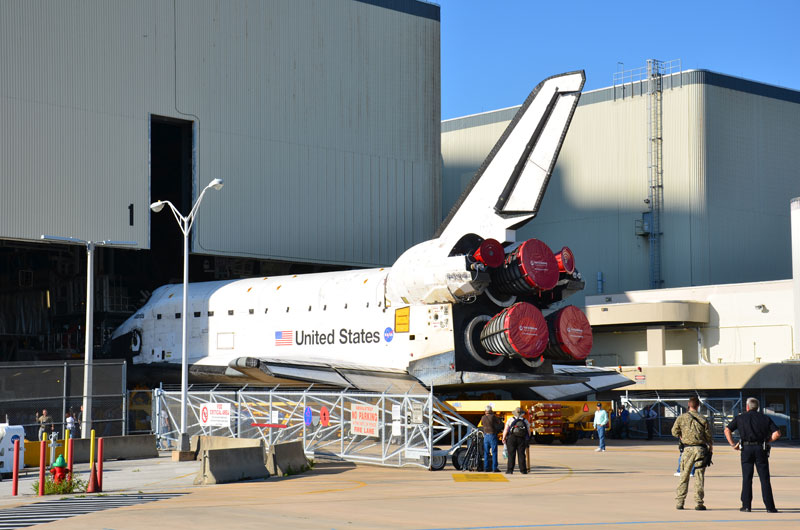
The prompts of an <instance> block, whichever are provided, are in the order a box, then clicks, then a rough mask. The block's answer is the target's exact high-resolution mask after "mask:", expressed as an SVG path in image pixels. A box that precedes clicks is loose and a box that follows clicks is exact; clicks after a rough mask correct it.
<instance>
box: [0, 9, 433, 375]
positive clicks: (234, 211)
mask: <svg viewBox="0 0 800 530" xmlns="http://www.w3.org/2000/svg"><path fill="white" fill-rule="evenodd" d="M0 48H2V50H3V53H2V55H1V57H2V62H0V78H2V81H0V138H2V142H0V181H2V182H3V193H2V194H0V361H18V360H28V359H32V358H37V357H42V356H45V357H46V356H47V354H50V355H53V354H56V355H59V356H62V357H63V356H69V355H70V354H78V353H79V352H82V350H83V345H82V342H83V332H82V329H81V327H82V326H83V321H84V320H83V319H84V311H85V309H84V305H83V304H84V299H85V289H86V287H85V280H84V278H85V277H86V269H85V267H86V257H85V250H84V249H83V248H82V247H81V246H69V245H60V244H52V243H43V242H41V241H40V236H41V235H54V236H61V237H74V238H78V239H80V240H84V241H94V242H97V241H108V240H116V241H128V242H134V243H133V244H130V245H127V250H123V249H111V248H108V247H106V248H102V247H101V248H100V249H99V250H98V252H97V257H96V259H95V262H96V271H95V272H96V280H95V285H96V297H95V299H96V305H95V308H96V316H95V323H96V330H95V333H94V337H95V343H96V346H99V345H101V344H102V343H103V341H104V339H105V337H107V336H108V334H109V333H110V332H111V331H112V330H113V329H114V327H116V325H117V324H118V323H119V322H121V321H122V320H124V318H126V317H127V316H128V315H129V314H131V313H132V311H133V310H134V309H135V308H136V307H138V306H140V305H141V304H142V303H143V302H144V300H145V299H146V298H147V296H148V294H149V292H150V291H151V290H152V289H154V288H155V287H157V286H158V285H162V284H164V283H168V282H179V281H180V280H181V277H182V269H181V266H182V235H181V233H180V231H179V230H178V226H177V224H176V223H175V220H174V219H173V218H172V216H171V215H170V214H169V211H168V209H167V210H165V211H164V212H162V213H160V214H154V213H151V211H150V209H149V205H150V204H151V202H153V201H156V200H170V201H171V202H172V203H174V204H175V206H176V207H177V208H178V210H180V211H181V212H183V213H188V211H189V210H190V208H191V205H192V203H193V202H194V200H196V199H197V197H198V195H199V193H200V191H201V190H202V189H203V188H204V187H205V186H206V184H207V183H208V182H210V181H211V180H212V179H215V178H223V179H224V180H225V185H224V188H223V189H222V190H221V191H219V192H216V191H214V192H210V193H208V194H207V195H206V196H205V199H204V202H203V204H202V208H201V210H200V212H199V215H198V217H197V222H196V224H195V226H194V229H193V232H192V240H191V252H192V258H191V262H190V275H191V281H202V280H213V279H226V278H235V277H243V276H253V275H259V274H278V273H287V272H293V271H312V270H330V269H331V268H336V267H347V268H349V267H362V266H379V265H383V264H389V263H391V262H392V261H393V260H394V259H395V258H396V257H397V256H398V255H399V254H400V253H401V252H402V251H403V250H404V249H406V248H407V247H410V246H412V245H413V244H415V243H417V242H419V241H422V240H424V239H426V238H428V237H430V235H431V234H432V233H433V231H434V230H435V228H436V226H437V225H438V222H439V219H440V218H441V213H440V211H439V208H440V198H439V193H438V192H439V189H440V185H441V184H440V176H441V164H440V159H439V156H440V149H439V141H440V119H441V118H440V107H439V102H440V82H439V76H440V74H439V7H438V6H436V5H433V4H429V3H425V2H420V1H416V0H277V1H273V2H261V1H257V0H245V1H241V2H235V3H230V2H223V1H215V0H204V1H200V2H195V1H188V0H175V1H174V2H128V1H123V0H114V1H109V2H80V3H77V4H75V3H69V4H63V3H59V2H45V3H32V2H3V3H2V4H0Z"/></svg>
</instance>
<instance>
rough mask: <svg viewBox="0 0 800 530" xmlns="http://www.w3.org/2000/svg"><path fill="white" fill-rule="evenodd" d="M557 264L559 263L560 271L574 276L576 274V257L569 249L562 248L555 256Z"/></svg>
mask: <svg viewBox="0 0 800 530" xmlns="http://www.w3.org/2000/svg"><path fill="white" fill-rule="evenodd" d="M555 258H556V263H558V270H559V271H560V272H566V273H567V274H572V273H573V272H575V255H574V254H573V253H572V251H571V250H570V249H569V247H562V248H561V250H560V251H559V252H557V253H556V255H555Z"/></svg>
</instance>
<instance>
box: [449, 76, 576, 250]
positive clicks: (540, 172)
mask: <svg viewBox="0 0 800 530" xmlns="http://www.w3.org/2000/svg"><path fill="white" fill-rule="evenodd" d="M585 79H586V78H585V75H584V72H583V71H582V70H580V71H577V72H570V73H566V74H561V75H557V76H553V77H550V78H548V79H545V80H544V81H542V82H541V83H539V85H537V86H536V88H534V89H533V91H532V92H531V93H530V95H529V96H528V98H527V99H526V100H525V103H523V105H522V106H521V107H520V109H519V111H518V112H517V114H516V115H515V116H514V119H513V120H512V121H511V123H510V124H509V125H508V128H506V130H505V132H504V133H503V135H502V136H501V137H500V140H498V141H497V144H495V146H494V148H493V149H492V151H491V153H489V156H488V157H486V160H485V161H484V162H483V164H482V165H481V167H480V169H479V170H478V172H477V173H476V174H475V176H474V177H473V178H472V181H470V183H469V185H468V186H467V189H466V190H464V192H463V193H462V195H461V197H460V198H459V199H458V201H457V202H456V204H455V206H453V209H452V210H451V211H450V213H449V214H448V216H447V218H446V219H445V220H444V222H442V224H441V226H440V227H439V229H438V230H437V232H436V237H439V238H440V239H443V240H445V241H443V243H444V245H443V246H447V243H452V244H455V242H457V241H458V240H459V239H460V238H461V237H462V236H464V235H465V234H470V233H472V234H476V235H479V236H481V237H482V238H484V239H488V238H494V239H497V240H499V241H501V242H502V241H506V240H507V238H506V231H507V230H513V229H516V228H519V227H520V226H522V225H524V224H525V223H527V222H528V221H530V220H531V219H532V218H533V217H535V216H536V214H537V212H538V211H539V206H540V205H541V202H542V198H543V197H544V192H545V190H546V189H547V183H548V181H549V180H550V175H551V174H552V172H553V168H554V166H555V163H556V160H557V158H558V154H559V152H560V150H561V146H562V144H563V143H564V138H565V137H566V134H567V129H568V128H569V125H570V122H571V120H572V115H573V114H574V112H575V108H576V107H577V105H578V99H579V98H580V91H581V89H582V88H583V84H584V81H585Z"/></svg>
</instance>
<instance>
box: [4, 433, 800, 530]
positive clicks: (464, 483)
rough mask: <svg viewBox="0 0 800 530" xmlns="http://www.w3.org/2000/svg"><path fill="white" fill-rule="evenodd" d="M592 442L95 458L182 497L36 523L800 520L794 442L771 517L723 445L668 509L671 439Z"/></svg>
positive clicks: (699, 524)
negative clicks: (220, 469) (702, 481)
mask: <svg viewBox="0 0 800 530" xmlns="http://www.w3.org/2000/svg"><path fill="white" fill-rule="evenodd" d="M594 448H595V446H594V445H593V442H592V441H591V440H581V441H580V442H579V443H578V444H577V445H573V446H563V445H560V444H558V443H555V444H554V445H551V446H540V445H534V446H532V447H531V453H532V460H533V462H532V469H531V472H530V473H529V474H527V475H522V474H520V473H519V472H517V473H514V474H513V475H511V476H508V475H505V474H502V473H501V474H482V473H462V472H459V471H456V470H455V469H453V468H452V466H451V465H450V464H449V463H448V466H447V467H446V468H445V469H444V470H442V471H436V472H430V471H427V470H423V469H417V468H404V469H395V468H383V467H376V466H368V465H353V464H350V463H342V462H317V463H316V465H315V467H314V469H313V470H312V471H310V472H308V473H305V474H302V475H295V476H291V477H282V478H276V477H273V478H270V479H269V480H266V481H262V482H242V483H236V484H224V485H218V486H194V485H193V484H192V481H193V479H194V476H195V475H196V473H197V471H198V470H199V467H200V466H199V463H198V462H172V461H171V459H170V458H169V456H168V454H166V453H164V454H163V455H162V456H161V457H160V458H158V459H151V460H138V461H116V462H107V463H106V464H105V476H104V495H107V496H112V495H120V494H154V493H185V494H184V495H180V496H176V497H172V498H168V499H166V500H159V501H155V502H148V503H145V504H139V505H135V506H126V507H119V508H113V509H108V510H104V511H99V512H94V513H90V514H86V515H78V516H75V517H70V518H67V519H62V520H60V521H57V522H52V523H48V524H43V525H40V526H37V528H40V527H41V528H48V527H52V528H56V527H58V528H61V529H66V528H90V529H91V528H98V529H100V528H112V529H127V528H136V529H139V528H146V527H153V528H188V527H193V528H223V529H232V528H293V529H294V528H299V529H304V528H312V529H348V528H353V529H356V528H357V529H373V528H396V529H409V530H430V529H470V530H471V529H478V528H483V529H487V528H488V529H501V528H573V527H591V528H631V527H633V528H646V529H667V528H669V529H674V528H682V529H693V528H697V529H700V528H703V529H705V528H747V529H756V528H758V529H760V528H793V529H796V528H800V447H798V446H793V445H788V444H781V443H779V444H777V445H776V446H775V447H774V448H773V451H772V457H771V459H770V465H771V470H772V486H773V491H774V493H775V499H776V504H777V506H778V509H779V510H780V513H777V514H769V513H766V511H765V510H764V506H763V503H762V502H761V495H760V487H759V483H758V478H757V477H756V478H755V479H754V482H755V483H754V488H753V489H754V495H755V497H754V500H753V511H752V512H751V513H742V512H740V511H739V506H740V502H739V491H740V487H741V474H740V465H739V456H738V453H736V452H734V451H733V450H732V449H730V448H729V447H728V445H727V444H725V443H724V442H723V443H722V445H721V446H718V447H717V451H716V452H715V454H714V465H713V466H712V467H711V468H710V469H709V470H708V472H707V475H706V498H705V503H706V506H707V507H708V510H707V511H703V512H701V511H695V510H693V509H692V508H693V507H694V503H693V493H692V492H693V488H692V485H691V484H690V489H689V496H688V497H687V502H686V508H687V509H685V510H682V511H679V510H676V509H675V500H674V496H675V486H676V484H677V480H678V479H677V477H674V476H673V473H674V472H675V469H676V467H677V461H678V451H677V447H676V445H675V444H674V443H671V442H661V441H657V442H655V441H654V442H646V441H616V440H611V441H610V442H609V446H608V450H607V451H606V452H605V453H598V452H595V451H594ZM502 465H503V464H501V466H502ZM77 467H78V471H81V470H85V469H86V467H87V466H77ZM36 480H38V473H37V472H36V470H35V469H33V470H28V471H27V473H25V472H23V476H22V478H21V480H20V492H21V495H20V496H18V497H11V481H10V480H4V481H3V482H0V495H1V497H0V514H2V512H3V511H4V510H3V509H5V508H10V507H13V506H20V505H29V504H31V503H35V502H37V501H39V500H40V499H39V498H38V497H36V496H35V494H34V493H33V491H32V487H31V486H32V484H33V482H34V481H36ZM89 497H90V496H89ZM48 499H49V500H53V497H48ZM26 508H27V509H31V508H33V509H35V505H33V506H26Z"/></svg>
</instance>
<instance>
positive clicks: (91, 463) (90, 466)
mask: <svg viewBox="0 0 800 530" xmlns="http://www.w3.org/2000/svg"><path fill="white" fill-rule="evenodd" d="M90 447H91V449H90V450H89V473H91V472H92V468H93V467H94V429H92V443H91V446H90Z"/></svg>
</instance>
